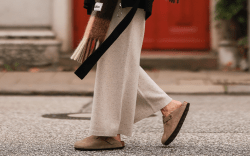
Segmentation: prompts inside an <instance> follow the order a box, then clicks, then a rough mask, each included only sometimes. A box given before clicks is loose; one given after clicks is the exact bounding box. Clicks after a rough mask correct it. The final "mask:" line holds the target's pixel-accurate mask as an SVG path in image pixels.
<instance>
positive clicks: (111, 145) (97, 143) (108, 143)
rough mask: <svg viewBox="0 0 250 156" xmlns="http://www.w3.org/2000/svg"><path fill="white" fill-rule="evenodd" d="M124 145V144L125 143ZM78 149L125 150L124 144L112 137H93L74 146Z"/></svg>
mask: <svg viewBox="0 0 250 156" xmlns="http://www.w3.org/2000/svg"><path fill="white" fill-rule="evenodd" d="M123 143H124V142H123ZM74 147H75V148H76V149H82V150H88V149H116V148H118V149H119V148H123V147H124V146H123V145H122V142H120V141H118V140H116V139H114V138H112V137H99V136H94V135H91V136H89V137H87V138H85V139H83V140H80V141H77V142H76V143H75V144H74Z"/></svg>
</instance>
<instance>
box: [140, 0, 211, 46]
mask: <svg viewBox="0 0 250 156" xmlns="http://www.w3.org/2000/svg"><path fill="white" fill-rule="evenodd" d="M209 33H210V32H209V0H202V1H201V0H188V1H187V0H180V3H179V4H177V3H170V2H168V1H167V0H160V1H154V3H153V11H152V15H151V17H149V19H148V20H147V21H146V30H145V37H144V42H143V47H142V48H143V49H155V50H173V49H174V50H191V49H195V50H198V49H202V50H204V49H210V46H209V44H210V39H209Z"/></svg>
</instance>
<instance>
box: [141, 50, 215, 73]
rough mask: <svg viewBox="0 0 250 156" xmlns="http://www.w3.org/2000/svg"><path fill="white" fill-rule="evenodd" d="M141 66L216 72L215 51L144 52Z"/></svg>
mask: <svg viewBox="0 0 250 156" xmlns="http://www.w3.org/2000/svg"><path fill="white" fill-rule="evenodd" d="M140 65H141V66H142V67H144V68H147V69H154V68H155V69H163V70H164V69H173V70H191V71H198V70H216V69H218V57H217V54H216V52H214V51H142V53H141V60H140Z"/></svg>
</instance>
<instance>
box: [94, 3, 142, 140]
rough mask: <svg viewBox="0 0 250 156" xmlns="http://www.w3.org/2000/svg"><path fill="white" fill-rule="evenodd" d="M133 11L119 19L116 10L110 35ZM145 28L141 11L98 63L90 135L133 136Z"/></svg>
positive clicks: (125, 12)
mask: <svg viewBox="0 0 250 156" xmlns="http://www.w3.org/2000/svg"><path fill="white" fill-rule="evenodd" d="M130 10H131V7H128V8H123V9H122V13H123V14H122V15H121V16H120V18H118V17H116V14H117V11H118V10H117V8H116V9H115V12H114V15H113V17H112V21H111V23H110V27H109V30H108V34H107V36H109V35H110V33H111V32H112V31H113V29H114V28H115V27H116V26H117V25H118V24H119V22H120V21H121V20H122V19H123V18H124V17H125V15H126V14H127V13H128V12H129V11H130ZM144 29H145V11H144V10H143V9H138V10H137V12H136V14H135V16H134V18H133V20H132V21H131V23H130V25H129V26H128V27H127V28H126V29H125V31H124V32H123V33H122V34H121V35H120V36H119V38H118V39H117V40H116V41H115V42H114V44H113V45H112V46H111V47H110V48H109V49H108V50H107V52H106V53H105V54H104V55H103V56H102V57H101V58H100V59H99V61H98V62H97V69H96V81H95V87H94V97H93V106H92V114H91V123H90V130H89V135H96V136H110V137H115V136H117V134H124V135H128V136H131V135H132V127H133V122H134V114H135V104H136V95H137V86H138V79H139V66H140V53H141V47H142V42H143V38H144ZM123 112H125V114H124V113H123ZM120 125H122V126H120ZM119 126H120V127H122V128H123V129H119Z"/></svg>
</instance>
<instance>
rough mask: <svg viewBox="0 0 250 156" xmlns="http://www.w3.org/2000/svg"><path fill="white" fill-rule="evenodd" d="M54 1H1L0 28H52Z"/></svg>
mask: <svg viewBox="0 0 250 156" xmlns="http://www.w3.org/2000/svg"><path fill="white" fill-rule="evenodd" d="M51 7H52V0H0V27H1V26H4V27H6V26H7V27H13V26H14V27H16V26H28V27H30V26H41V27H43V26H46V27H47V26H51V24H52V18H51V13H52V8H51Z"/></svg>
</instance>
